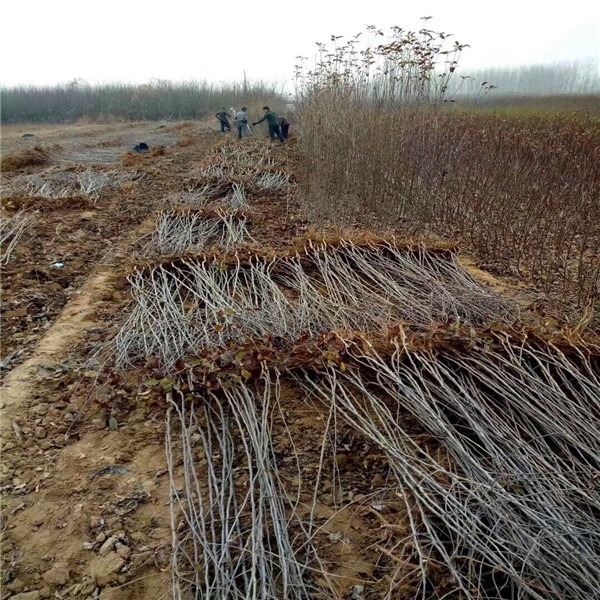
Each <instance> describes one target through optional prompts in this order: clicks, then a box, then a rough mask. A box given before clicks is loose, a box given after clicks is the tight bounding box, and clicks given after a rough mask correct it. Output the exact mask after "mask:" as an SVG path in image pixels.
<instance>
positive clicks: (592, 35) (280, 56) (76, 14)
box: [0, 0, 600, 85]
mask: <svg viewBox="0 0 600 600" xmlns="http://www.w3.org/2000/svg"><path fill="white" fill-rule="evenodd" d="M417 4H419V6H416V5H417ZM424 13H425V14H424ZM1 16H2V22H3V26H2V35H1V36H0V52H1V54H0V61H1V62H0V83H1V84H2V85H14V84H18V83H40V84H43V83H46V84H47V83H56V82H66V81H69V80H72V79H74V78H76V77H80V78H82V79H85V80H87V81H90V82H105V81H116V80H118V81H135V82H145V81H148V80H149V79H150V78H152V77H157V78H161V79H171V80H182V79H207V80H209V81H215V82H219V81H231V80H240V79H241V78H242V76H243V70H244V69H246V72H247V74H248V77H249V78H251V79H266V80H269V81H285V80H289V79H290V78H291V75H292V72H293V66H294V64H295V57H296V56H298V55H305V56H313V55H314V48H315V46H314V43H315V42H317V41H326V40H327V39H328V38H329V36H330V35H331V34H336V35H351V34H354V33H357V32H358V31H360V30H362V29H363V26H364V25H367V24H373V25H377V26H378V27H382V28H387V27H390V26H392V25H399V26H401V27H404V28H405V29H410V28H418V27H420V26H421V25H422V22H421V21H419V17H422V16H433V17H434V19H432V20H431V21H429V22H428V25H429V26H430V27H431V28H432V29H436V30H438V31H444V32H446V33H453V34H454V35H455V38H456V39H458V40H459V41H460V42H463V43H468V44H470V45H471V48H470V49H469V50H467V51H466V53H465V55H464V57H463V62H462V67H463V68H469V67H472V68H475V67H483V66H496V65H507V64H510V65H515V64H524V63H525V64H527V63H533V62H550V61H554V60H572V59H577V58H583V57H590V56H593V57H596V58H597V57H598V56H599V54H600V36H599V31H600V1H592V0H570V1H568V2H565V1H561V2H553V1H552V0H544V1H538V0H518V1H517V0H501V1H499V2H496V3H493V2H486V1H485V0H466V1H465V0H454V1H450V0H430V1H429V2H419V3H417V2H412V3H410V5H406V3H405V2H404V3H403V2H402V1H401V0H400V1H398V0H395V1H392V0H387V1H386V0H353V1H352V0H350V1H348V0H345V1H344V2H341V1H336V2H331V1H329V2H328V1H327V0H297V1H295V2H290V1H289V0H284V1H283V2H281V3H277V2H273V3H263V2H260V3H259V2H256V3H253V2H245V3H242V2H239V1H237V0H236V1H235V2H234V1H229V2H217V1H214V0H213V1H209V2H204V1H202V0H195V1H189V2H186V1H183V0H169V1H166V2H165V1H162V2H159V1H156V0H143V1H141V0H99V1H96V0H30V1H29V2H18V1H17V2H4V3H3V8H2V11H1Z"/></svg>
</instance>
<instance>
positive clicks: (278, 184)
mask: <svg viewBox="0 0 600 600" xmlns="http://www.w3.org/2000/svg"><path fill="white" fill-rule="evenodd" d="M257 184H258V187H259V188H260V189H261V190H276V191H282V190H285V189H286V188H287V187H288V186H289V185H290V176H289V175H288V174H287V173H283V172H282V171H278V172H276V173H264V174H263V175H261V176H260V177H259V178H258V180H257Z"/></svg>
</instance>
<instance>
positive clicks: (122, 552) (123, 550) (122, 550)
mask: <svg viewBox="0 0 600 600" xmlns="http://www.w3.org/2000/svg"><path fill="white" fill-rule="evenodd" d="M115 552H116V553H117V554H118V555H119V556H120V557H121V558H129V557H130V556H131V549H130V548H128V547H127V546H126V545H125V544H121V543H119V544H117V545H116V546H115Z"/></svg>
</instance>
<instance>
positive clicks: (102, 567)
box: [90, 552, 125, 586]
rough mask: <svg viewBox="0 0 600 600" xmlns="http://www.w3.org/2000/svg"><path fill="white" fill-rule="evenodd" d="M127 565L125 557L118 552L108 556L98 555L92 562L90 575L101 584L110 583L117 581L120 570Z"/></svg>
mask: <svg viewBox="0 0 600 600" xmlns="http://www.w3.org/2000/svg"><path fill="white" fill-rule="evenodd" d="M124 565H125V559H123V558H121V557H120V556H119V555H118V554H117V553H116V552H111V553H110V554H107V555H106V556H97V557H96V558H95V559H94V560H93V561H92V562H91V563H90V575H91V576H92V577H93V578H94V581H95V582H96V583H97V584H98V585H99V586H105V585H110V584H111V583H114V582H115V581H117V575H118V573H119V571H120V570H121V569H122V568H123V566H124Z"/></svg>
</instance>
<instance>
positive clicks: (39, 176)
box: [6, 166, 143, 201]
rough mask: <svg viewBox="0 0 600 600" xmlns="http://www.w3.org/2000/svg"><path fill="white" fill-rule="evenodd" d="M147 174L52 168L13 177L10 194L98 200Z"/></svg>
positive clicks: (9, 184) (8, 186)
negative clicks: (106, 193) (110, 191)
mask: <svg viewBox="0 0 600 600" xmlns="http://www.w3.org/2000/svg"><path fill="white" fill-rule="evenodd" d="M142 177H143V174H140V173H137V172H128V171H123V170H121V169H111V170H97V169H92V168H86V169H82V168H81V167H79V166H76V167H73V166H69V167H51V168H48V169H46V170H44V171H41V172H40V173H33V174H30V175H20V176H17V177H13V178H12V179H11V180H10V181H9V183H8V184H7V188H6V193H10V194H23V195H27V196H36V197H39V198H69V197H71V196H78V195H84V196H86V197H88V198H90V199H91V200H94V201H96V200H98V199H99V198H100V196H101V195H102V194H103V193H105V192H107V191H108V190H111V189H115V188H118V187H120V186H122V185H124V184H126V183H131V182H133V181H138V180H140V179H141V178H142Z"/></svg>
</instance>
